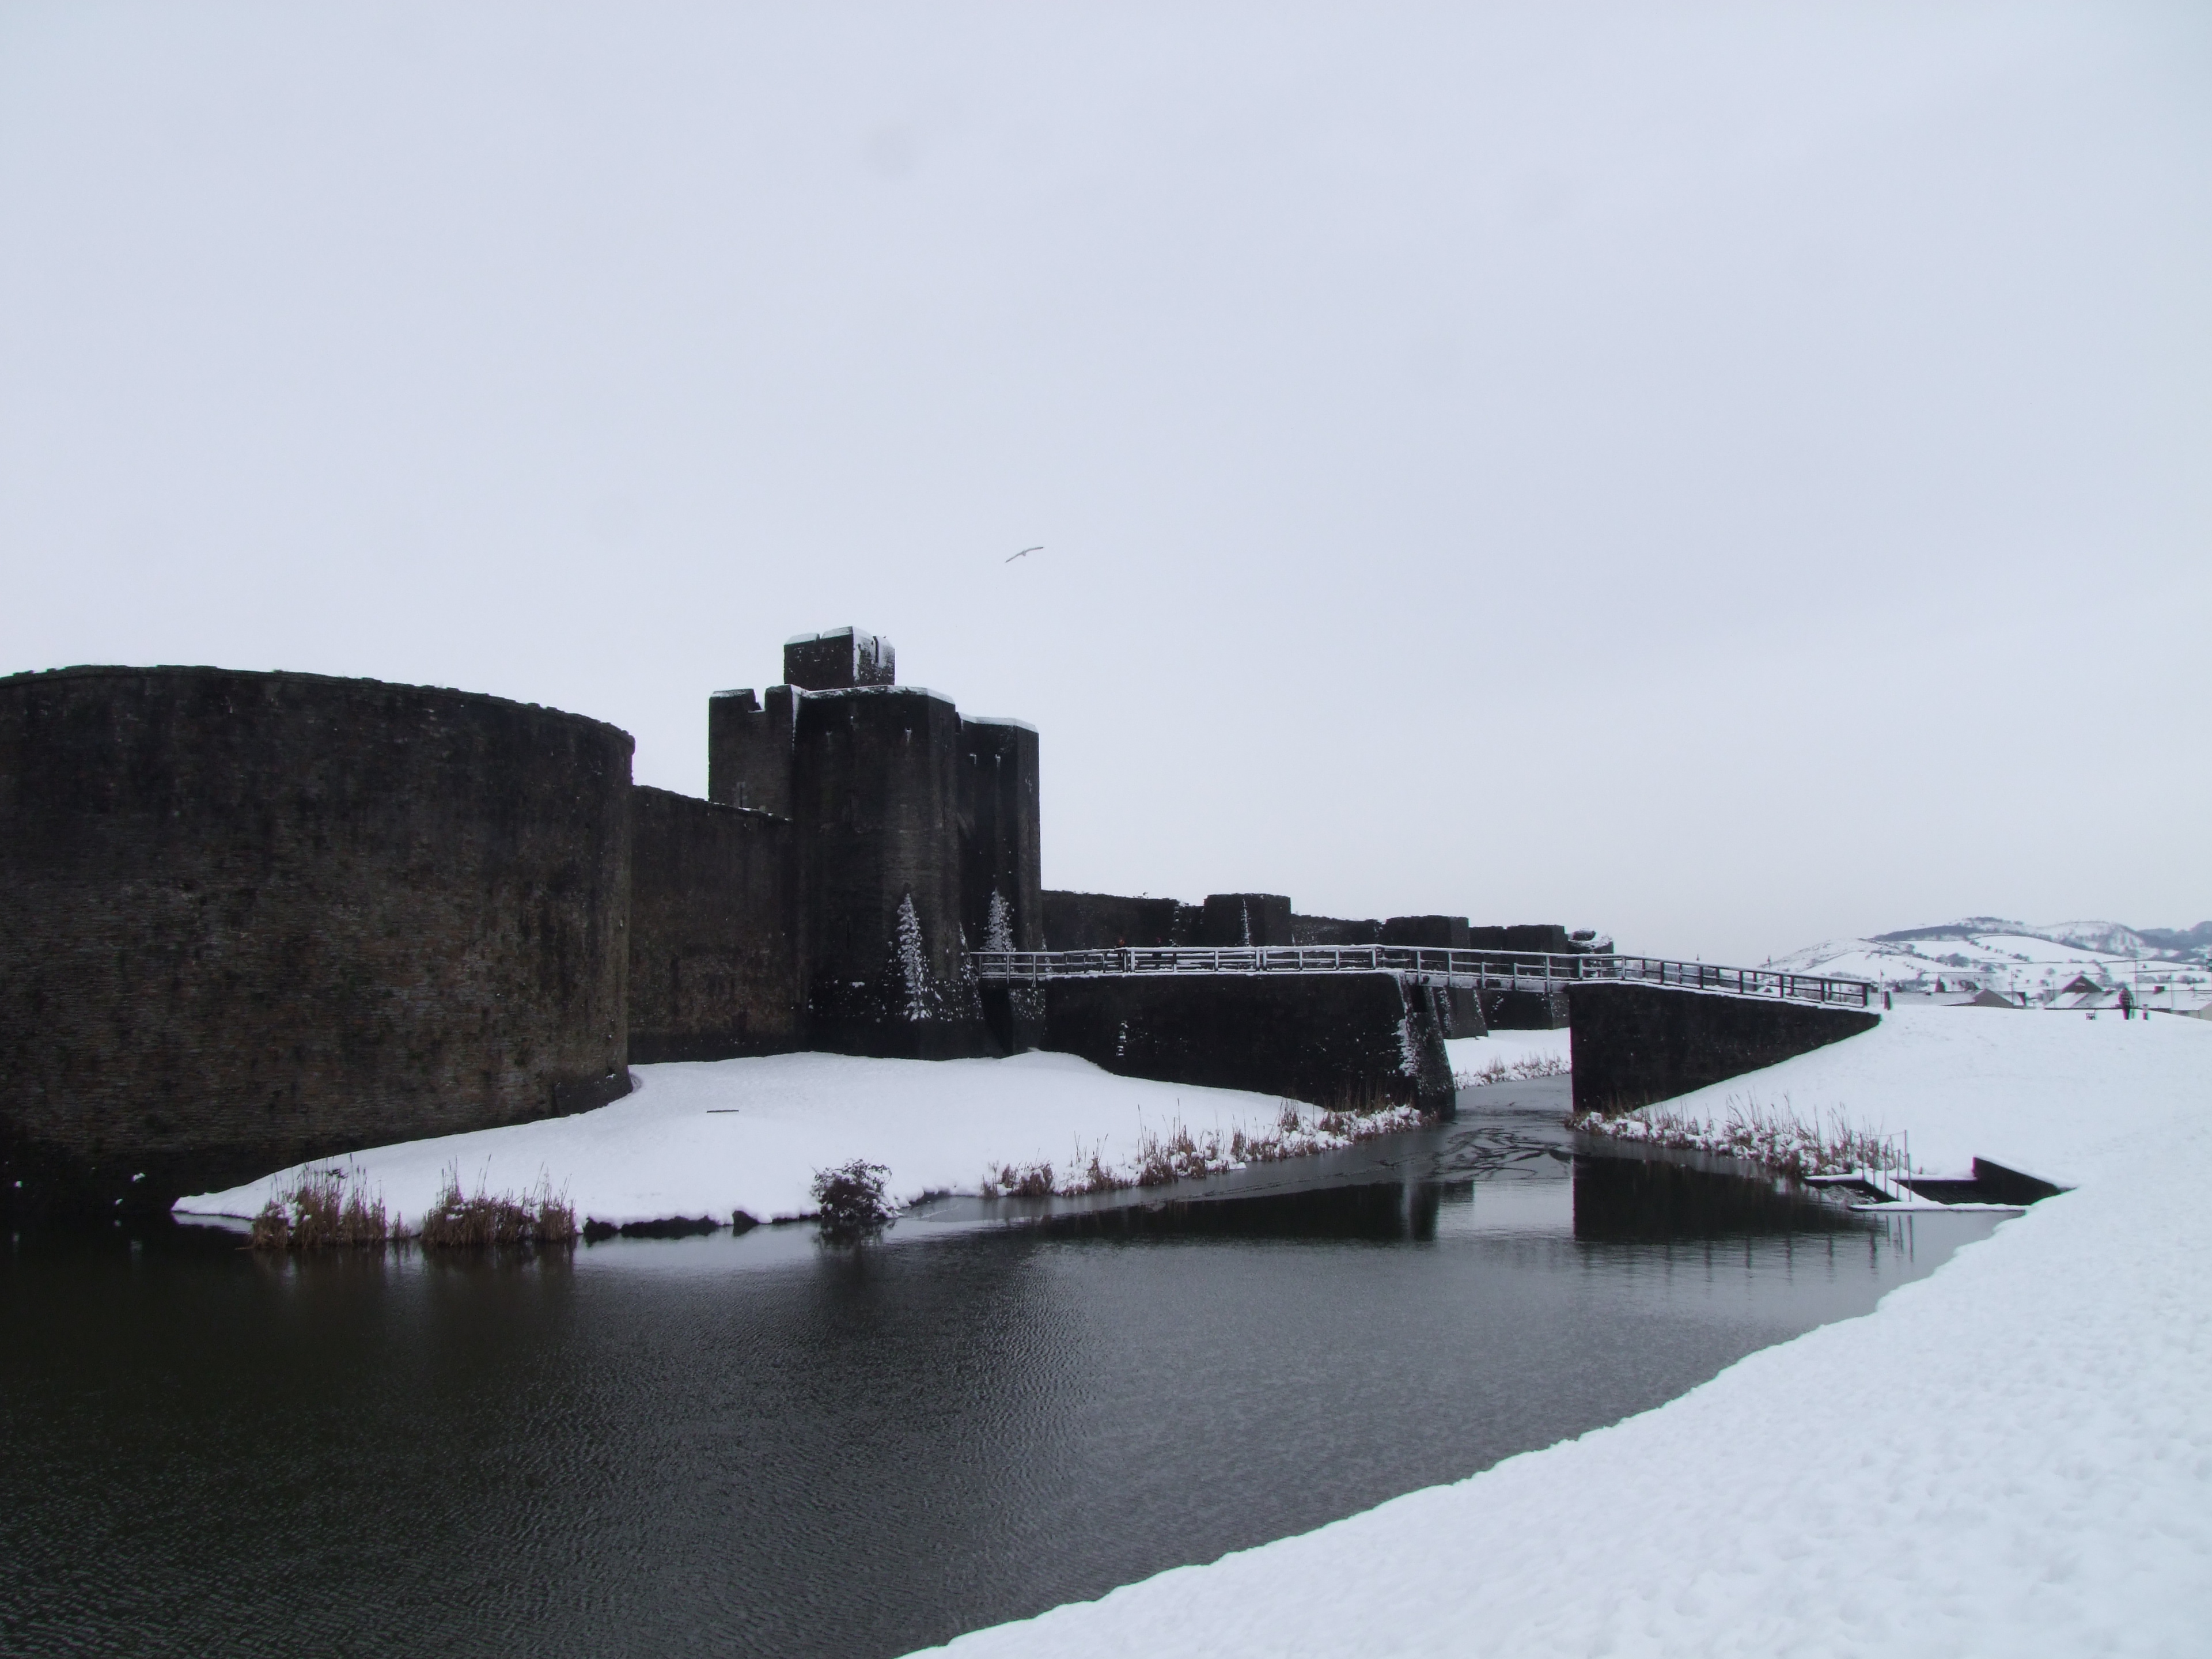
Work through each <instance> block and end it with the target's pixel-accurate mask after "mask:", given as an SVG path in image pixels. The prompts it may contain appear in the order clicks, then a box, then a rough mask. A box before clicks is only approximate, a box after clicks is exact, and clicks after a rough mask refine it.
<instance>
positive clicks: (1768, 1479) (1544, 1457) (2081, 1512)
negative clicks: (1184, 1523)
mask: <svg viewBox="0 0 2212 1659" xmlns="http://www.w3.org/2000/svg"><path fill="white" fill-rule="evenodd" d="M1747 1091H1755V1092H1756V1094H1757V1095H1758V1097H1759V1098H1761V1099H1768V1098H1778V1097H1784V1096H1787V1097H1790V1098H1791V1099H1792V1100H1793V1102H1795V1103H1796V1104H1797V1105H1798V1106H1800V1107H1801V1108H1806V1109H1811V1108H1814V1107H1818V1108H1821V1109H1827V1108H1830V1107H1832V1106H1836V1105H1838V1104H1840V1105H1842V1106H1843V1107H1844V1109H1847V1110H1848V1111H1850V1113H1851V1114H1852V1115H1854V1116H1855V1117H1857V1118H1859V1119H1861V1120H1862V1121H1880V1122H1882V1123H1884V1124H1886V1125H1887V1127H1890V1128H1892V1129H1893V1130H1897V1131H1904V1130H1907V1129H1909V1130H1910V1131H1911V1134H1912V1140H1913V1153H1914V1158H1915V1161H1916V1162H1918V1163H1922V1164H1930V1165H1936V1164H1960V1163H1963V1162H1964V1161H1965V1160H1966V1158H1971V1157H1972V1156H1974V1155H1977V1154H1978V1155H1980V1156H1983V1157H1987V1158H1996V1159H1997V1160H1999V1161H2001V1162H2004V1163H2007V1164H2012V1165H2014V1166H2015V1167H2018V1168H2023V1169H2027V1170H2032V1171H2033V1172H2035V1173H2037V1174H2039V1175H2045V1176H2050V1177H2051V1178H2053V1179H2057V1180H2060V1181H2069V1182H2078V1183H2079V1185H2078V1189H2077V1190H2075V1191H2074V1192H2071V1193H2068V1194H2063V1195H2062V1196H2060V1197H2057V1198H2055V1199H2051V1200H2045V1202H2044V1203H2042V1204H2040V1205H2038V1206H2036V1207H2035V1208H2033V1210H2031V1211H2030V1212H2028V1213H2027V1215H2025V1216H2023V1217H2021V1218H2018V1219H2017V1220H2014V1221H2010V1222H2008V1223H2006V1224H2005V1225H2003V1226H2002V1227H2001V1228H1999V1229H1998V1230H1997V1231H1996V1235H1995V1236H1994V1237H1992V1238H1990V1240H1989V1241H1988V1242H1986V1243H1982V1244H1978V1245H1974V1246H1971V1247H1969V1248H1967V1249H1964V1250H1962V1251H1960V1254H1959V1255H1957V1256H1956V1257H1954V1259H1953V1260H1952V1261H1949V1262H1948V1263H1946V1264H1945V1265H1944V1267H1942V1268H1941V1269H1939V1270H1938V1271H1937V1272H1936V1273H1935V1274H1934V1275H1933V1276H1932V1277H1931V1278H1929V1279H1926V1280H1923V1281H1922V1282H1920V1283H1917V1284H1915V1285H1909V1286H1906V1287H1905V1288H1904V1289H1902V1290H1899V1291H1896V1292H1894V1293H1893V1294H1892V1295H1891V1296H1890V1297H1888V1298H1887V1299H1886V1300H1885V1301H1884V1302H1883V1304H1882V1305H1881V1308H1880V1310H1878V1311H1877V1312H1875V1314H1873V1315H1871V1316H1869V1317H1867V1318H1864V1319H1857V1320H1851V1321H1847V1322H1843V1323H1840V1324H1837V1325H1832V1326H1828V1327H1826V1328H1823V1329H1820V1330H1818V1331H1814V1332H1813V1333H1811V1334H1808V1335H1807V1336H1804V1337H1801V1338H1799V1339H1797V1340H1795V1341H1791V1342H1788V1343H1784V1344H1783V1345H1782V1346H1778V1347H1774V1348H1770V1349H1767V1350H1765V1351H1764V1352H1759V1353H1757V1354H1754V1355H1753V1356H1751V1357H1750V1358H1747V1359H1746V1360H1744V1361H1742V1362H1741V1363H1740V1364H1736V1365H1735V1366H1732V1367H1730V1368H1729V1370H1727V1371H1725V1372H1723V1373H1722V1375H1721V1376H1718V1377H1717V1378H1715V1379H1714V1380H1713V1381H1712V1382H1711V1383H1707V1384H1706V1385H1705V1386H1704V1387H1703V1388H1700V1389H1695V1390H1693V1391H1692V1393H1690V1394H1688V1395H1684V1396H1683V1397H1682V1398H1680V1399H1679V1400H1676V1401H1672V1402H1670V1403H1669V1404H1668V1405H1666V1406H1663V1407H1660V1408H1658V1409H1657V1410H1656V1411H1652V1412H1648V1413H1644V1414H1643V1415H1642V1416H1639V1417H1635V1418H1632V1419H1628V1420H1627V1421H1626V1422H1624V1423H1620V1424H1618V1425H1614V1426H1613V1427H1612V1428H1608V1429H1603V1430H1600V1431H1596V1432H1595V1433H1592V1434H1589V1435H1585V1436H1583V1437H1581V1438H1580V1439H1578V1440H1575V1441H1571V1442H1566V1443H1561V1444H1559V1445H1557V1446H1553V1447H1551V1448H1549V1449H1546V1450H1543V1451H1540V1452H1534V1453H1530V1454H1528V1455H1523V1456H1520V1457H1516V1458H1511V1459H1509V1460H1508V1461H1507V1462H1504V1463H1501V1464H1499V1465H1498V1467H1497V1468H1493V1469H1490V1470H1488V1471H1486V1472H1485V1473H1483V1474H1479V1475H1476V1476H1474V1478H1472V1479H1471V1480H1465V1481H1462V1482H1459V1483H1457V1484H1455V1485H1452V1486H1439V1487H1432V1488H1431V1489H1429V1490H1427V1491H1425V1492H1415V1493H1413V1494H1410V1495H1408V1496H1407V1497H1405V1498H1398V1499H1396V1500H1395V1501H1393V1502H1391V1503H1389V1504H1383V1505H1382V1506H1381V1507H1380V1508H1377V1509H1375V1510H1370V1511H1368V1512H1366V1513H1365V1514H1363V1515H1358V1516H1353V1517H1352V1518H1351V1519H1349V1520H1346V1521H1342V1522H1337V1523H1335V1524H1334V1525H1332V1526H1328V1527H1324V1528H1321V1529H1319V1530H1318V1531H1316V1532H1312V1533H1309V1534H1304V1536H1301V1537H1297V1538H1291V1539H1285V1540H1284V1541H1280V1542H1278V1543H1274V1544H1270V1545H1267V1546H1264V1547H1261V1548H1258V1549H1255V1550H1250V1551H1247V1552H1244V1553H1241V1554H1237V1555H1232V1556H1229V1557H1227V1558H1225V1559H1223V1560H1221V1561H1218V1562H1217V1563H1214V1564H1212V1565H1208V1566H1200V1567H1185V1568H1180V1569H1177V1570H1176V1571H1172V1572H1168V1573H1164V1574H1161V1575H1160V1576H1158V1577H1155V1578H1152V1579H1149V1580H1146V1582H1144V1583H1139V1584H1136V1585H1132V1586H1130V1587H1128V1588H1126V1589H1121V1590H1117V1591H1115V1593H1114V1594H1112V1595H1109V1596H1107V1597H1105V1598H1104V1599H1103V1600H1102V1601H1096V1602H1091V1603H1085V1604H1079V1605H1074V1606H1070V1607H1060V1608H1057V1609H1054V1611H1053V1612H1050V1613H1046V1614H1044V1615H1042V1617H1040V1618H1038V1619H1036V1620H1028V1621H1025V1622H1023V1623H1020V1624H1014V1625H1006V1626H999V1627H997V1628H995V1629H993V1630H988V1631H982V1632H975V1633H974V1634H972V1635H970V1636H968V1637H965V1638H961V1639H960V1640H959V1641H957V1642H955V1643H953V1644H951V1651H954V1652H957V1653H958V1654H959V1655H961V1656H963V1659H987V1656H991V1655H996V1654H1007V1655H1012V1654H1021V1655H1024V1656H1036V1655H1064V1656H1085V1659H1088V1656H1094V1655H1095V1656H1106V1655H1115V1656H1122V1655H1128V1656H1134V1655H1145V1656H1147V1659H1154V1656H1172V1655H1181V1654H1188V1655H1200V1654H1207V1655H1210V1654H1216V1653H1237V1654H1285V1655H1287V1654H1316V1655H1318V1654H1330V1655H1346V1654H1369V1653H1372V1654H1383V1653H1389V1654H1394V1655H1416V1654H1468V1653H1480V1654H1483V1655H1516V1656H1517V1655H1585V1654H1587V1655H1597V1654H1607V1655H1642V1654H1683V1655H1690V1654H1696V1655H1705V1654H1744V1655H1770V1654H1778V1653H1788V1654H1796V1655H1825V1654H1869V1655H1881V1656H1911V1655H1928V1656H1930V1659H1936V1656H1943V1659H1948V1656H1954V1655H1958V1654H2005V1655H2015V1654H2050V1655H2061V1654H2063V1655H2074V1654H2081V1653H2089V1652H2095V1653H2112V1654H2144V1655H2176V1656H2179V1655H2185V1654H2196V1653H2201V1652H2203V1650H2204V1648H2203V1643H2204V1632H2206V1631H2208V1630H2212V1294H2208V1293H2207V1291H2206V1288H2205V1280H2206V1276H2207V1270H2208V1267H2212V1249H2208V1246H2207V1242H2206V1234H2205V1227H2204V1224H2203V1221H2202V1220H2201V1219H2199V1217H2200V1216H2201V1214H2202V1211H2203V1200H2204V1194H2205V1191H2206V1189H2207V1187H2208V1183H2212V1029H2208V1028H2207V1027H2206V1025H2205V1024H2203V1023H2202V1022H2198V1021H2194V1020H2185V1019H2157V1020H2153V1021H2151V1022H2149V1023H2148V1024H2145V1023H2143V1022H2141V1021H2126V1022H2123V1021H2118V1020H2114V1019H2112V1018H2109V1017H2107V1018H2100V1019H2098V1020H2094V1021H2091V1020H2086V1019H2069V1018H2061V1017H2057V1016H2053V1015H2048V1014H2011V1013H2006V1012H2001V1011H1996V1010H1984V1009H1966V1008H1960V1009H1950V1008H1941V1009H1911V1010H1899V1011H1898V1012H1896V1013H1894V1014H1893V1015H1891V1016H1889V1017H1888V1018H1886V1019H1885V1020H1884V1022H1883V1024H1882V1025H1881V1027H1880V1028H1879V1029H1877V1030H1875V1031H1872V1032H1869V1033H1867V1034H1866V1035H1864V1036H1857V1037H1853V1038H1850V1040H1848V1041H1847V1042H1841V1043H1838V1044H1835V1045H1833V1046H1832V1047H1830V1048H1823V1049H1820V1050H1817V1051H1815V1052H1814V1053H1813V1054H1805V1055H1801V1056H1799V1057H1798V1058H1797V1059H1796V1060H1790V1061H1787V1062H1785V1063H1784V1065H1781V1066H1775V1067H1772V1068H1771V1069H1770V1070H1768V1071H1765V1072H1763V1073H1757V1074H1754V1075H1753V1076H1752V1077H1749V1078H1739V1079H1735V1080H1734V1082H1733V1083H1730V1084H1726V1085H1719V1086H1718V1087H1717V1088H1716V1089H1713V1090H1707V1091H1701V1093H1702V1095H1703V1096H1704V1097H1706V1100H1707V1103H1708V1104H1709V1105H1710V1107H1711V1108H1713V1109H1722V1108H1724V1104H1725V1102H1726V1100H1727V1098H1728V1097H1729V1095H1730V1094H1731V1093H1733V1094H1735V1096H1736V1097H1739V1098H1741V1097H1743V1096H1744V1095H1745V1094H1746V1093H1747ZM1698 1099H1699V1097H1686V1099H1685V1100H1684V1101H1683V1102H1680V1103H1678V1104H1681V1105H1684V1106H1687V1105H1689V1104H1690V1103H1692V1102H1695V1101H1697V1100H1698Z"/></svg>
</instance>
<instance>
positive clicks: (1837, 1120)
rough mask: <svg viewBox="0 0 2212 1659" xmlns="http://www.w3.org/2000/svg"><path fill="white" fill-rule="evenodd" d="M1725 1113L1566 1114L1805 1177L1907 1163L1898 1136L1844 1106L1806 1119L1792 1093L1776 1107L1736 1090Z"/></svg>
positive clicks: (1625, 1134)
mask: <svg viewBox="0 0 2212 1659" xmlns="http://www.w3.org/2000/svg"><path fill="white" fill-rule="evenodd" d="M1725 1112H1726V1115H1725V1116H1724V1117H1723V1118H1722V1119H1721V1120H1719V1121H1714V1120H1711V1119H1707V1118H1705V1117H1700V1116H1696V1115H1691V1114H1687V1113H1684V1112H1682V1111H1680V1110H1678V1109H1675V1108H1674V1107H1671V1106H1668V1105H1664V1104H1662V1105H1656V1106H1645V1107H1643V1108H1641V1109H1638V1110H1636V1111H1634V1112H1627V1113H1621V1114H1619V1115H1607V1114H1605V1113H1602V1112H1577V1113H1575V1114H1573V1115H1571V1116H1570V1117H1569V1118H1568V1119H1567V1127H1569V1128H1570V1129H1573V1130H1577V1131H1578V1132H1579V1133H1583V1134H1592V1135H1607V1136H1610V1137H1612V1138H1613V1139H1616V1140H1632V1141H1637V1142H1639V1143H1640V1144H1642V1145H1644V1146H1665V1147H1669V1148H1672V1149H1674V1150H1675V1151H1679V1152H1712V1153H1715V1154H1717V1155H1719V1156H1721V1157H1724V1158H1742V1159H1744V1160H1745V1161H1746V1162H1747V1163H1753V1164H1760V1165H1762V1166H1764V1167H1765V1168H1766V1169H1769V1170H1773V1171H1775V1173H1777V1174H1778V1175H1786V1176H1796V1177H1799V1178H1801V1179H1802V1178H1803V1177H1805V1176H1830V1175H1850V1174H1852V1173H1854V1172H1856V1171H1859V1170H1902V1168H1903V1160H1902V1159H1901V1158H1899V1155H1898V1147H1897V1145H1896V1143H1895V1142H1894V1141H1893V1140H1892V1139H1889V1138H1888V1137H1887V1136H1885V1135H1882V1134H1881V1133H1878V1132H1876V1131H1875V1130H1871V1129H1866V1128H1863V1127H1859V1126H1858V1125H1857V1124H1855V1123H1853V1122H1852V1121H1850V1118H1849V1117H1848V1116H1846V1115H1845V1114H1844V1109H1843V1108H1842V1107H1841V1106H1838V1107H1837V1108H1836V1109H1834V1110H1833V1111H1832V1112H1830V1113H1827V1114H1826V1115H1822V1114H1820V1113H1817V1112H1816V1113H1814V1115H1813V1116H1812V1117H1811V1118H1810V1119H1809V1120H1808V1119H1806V1118H1802V1117H1800V1116H1799V1115H1797V1112H1796V1109H1795V1108H1794V1107H1793V1106H1792V1105H1791V1104H1790V1097H1788V1096H1787V1095H1784V1097H1782V1103H1781V1105H1779V1106H1762V1105H1760V1104H1759V1102H1758V1100H1757V1099H1756V1098H1755V1097H1751V1096H1746V1097H1745V1098H1744V1100H1743V1101H1742V1102H1741V1103H1738V1102H1737V1101H1736V1099H1735V1097H1734V1096H1732V1095H1731V1096H1730V1097H1729V1098H1728V1100H1727V1101H1726V1103H1725Z"/></svg>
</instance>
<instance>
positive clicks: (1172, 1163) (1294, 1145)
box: [980, 1100, 1423, 1198]
mask: <svg viewBox="0 0 2212 1659" xmlns="http://www.w3.org/2000/svg"><path fill="white" fill-rule="evenodd" d="M1422 1121H1423V1119H1422V1117H1421V1115H1420V1113H1419V1111H1417V1110H1416V1109H1414V1108H1413V1107H1411V1106H1385V1107H1383V1108H1381V1109H1377V1110H1374V1111H1365V1112H1360V1111H1330V1112H1322V1113H1321V1114H1320V1115H1317V1116H1316V1118H1315V1119H1314V1120H1313V1121H1311V1122H1310V1123H1309V1122H1308V1121H1306V1117H1305V1115H1304V1112H1303V1111H1301V1110H1300V1109H1299V1108H1298V1106H1297V1103H1296V1102H1294V1101H1288V1100H1286V1101H1285V1102H1284V1103H1282V1109H1281V1110H1280V1111H1279V1113H1278V1114H1277V1115H1276V1119H1275V1125H1274V1127H1273V1128H1272V1129H1265V1130H1259V1131H1251V1130H1246V1129H1243V1128H1237V1129H1233V1130H1231V1132H1230V1133H1229V1135H1228V1137H1227V1138H1226V1139H1224V1138H1223V1136H1222V1134H1221V1132H1220V1131H1219V1130H1218V1129H1209V1130H1207V1131H1206V1132H1205V1133H1203V1134H1195V1133H1192V1131H1191V1130H1190V1129H1189V1127H1188V1126H1186V1125H1184V1124H1183V1123H1182V1122H1180V1121H1177V1122H1176V1123H1175V1124H1173V1125H1172V1126H1170V1128H1169V1129H1168V1131H1167V1133H1164V1134H1160V1133H1154V1132H1152V1131H1150V1130H1147V1131H1146V1133H1144V1135H1143V1137H1142V1138H1141V1139H1139V1141H1138V1143H1137V1152H1136V1157H1135V1158H1133V1160H1132V1161H1131V1162H1130V1163H1129V1164H1127V1165H1117V1164H1109V1163H1108V1162H1107V1161H1106V1158H1105V1155H1104V1147H1103V1143H1102V1144H1101V1145H1100V1146H1094V1147H1092V1148H1091V1150H1090V1152H1088V1153H1086V1152H1085V1151H1084V1149H1083V1146H1082V1145H1081V1143H1078V1144H1077V1146H1076V1149H1075V1158H1074V1161H1073V1163H1072V1164H1070V1165H1069V1166H1068V1167H1069V1169H1070V1170H1073V1174H1071V1175H1070V1176H1067V1177H1066V1179H1065V1180H1060V1179H1056V1178H1055V1176H1054V1170H1053V1166H1052V1165H1051V1164H1045V1163H1036V1164H1000V1166H999V1167H998V1168H997V1169H996V1170H990V1171H987V1172H986V1174H985V1175H984V1176H983V1180H982V1182H981V1188H980V1191H981V1194H982V1196H984V1197H985V1198H1000V1197H1011V1198H1050V1197H1054V1196H1055V1195H1057V1196H1060V1197H1063V1198H1073V1197H1075V1196H1077V1195H1079V1194H1084V1193H1110V1192H1119V1191H1121V1190H1123V1189H1125V1188H1130V1187H1164V1186H1166V1185H1167V1184H1168V1183H1169V1182H1172V1181H1187V1180H1190V1179H1192V1178H1194V1177H1197V1176H1210V1175H1221V1174H1224V1173H1225V1172H1227V1171H1229V1170H1242V1169H1245V1168H1247V1167H1249V1165H1251V1164H1273V1163H1276V1162H1278V1161H1279V1160H1280V1159H1283V1158H1303V1157H1304V1156H1306V1155H1307V1154H1309V1153H1311V1152H1339V1151H1341V1150H1342V1149H1343V1148H1345V1147H1346V1146H1353V1145H1355V1144H1357V1143H1358V1142H1359V1141H1363V1140H1370V1139H1373V1138H1374V1137H1375V1136H1376V1135H1383V1134H1391V1133H1396V1132H1397V1131H1398V1130H1401V1129H1411V1128H1416V1127H1419V1125H1420V1124H1421V1122H1422Z"/></svg>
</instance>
